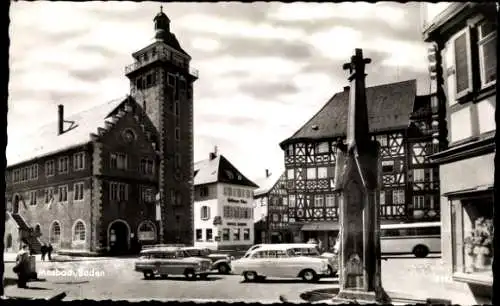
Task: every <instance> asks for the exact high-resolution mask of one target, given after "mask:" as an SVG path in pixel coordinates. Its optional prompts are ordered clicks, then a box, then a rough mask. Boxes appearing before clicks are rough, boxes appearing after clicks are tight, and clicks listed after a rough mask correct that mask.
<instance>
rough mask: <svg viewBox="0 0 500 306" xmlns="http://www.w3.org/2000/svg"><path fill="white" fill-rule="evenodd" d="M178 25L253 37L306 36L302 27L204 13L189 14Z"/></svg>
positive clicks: (279, 38) (291, 38)
mask: <svg viewBox="0 0 500 306" xmlns="http://www.w3.org/2000/svg"><path fill="white" fill-rule="evenodd" d="M178 26H179V27H182V28H184V29H186V30H189V31H192V32H196V33H209V34H217V35H220V36H227V37H245V38H253V39H277V40H295V39H300V38H302V37H303V36H304V32H303V31H301V30H300V29H290V28H285V27H273V26H271V25H269V24H266V23H259V24H253V23H250V22H247V21H242V20H238V19H233V18H216V17H212V16H206V15H202V14H192V15H187V16H185V17H184V18H182V19H180V20H179V22H178Z"/></svg>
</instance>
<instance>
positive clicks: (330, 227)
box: [300, 221, 339, 232]
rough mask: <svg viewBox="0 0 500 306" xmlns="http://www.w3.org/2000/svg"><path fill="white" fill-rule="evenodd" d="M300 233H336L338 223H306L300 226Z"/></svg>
mask: <svg viewBox="0 0 500 306" xmlns="http://www.w3.org/2000/svg"><path fill="white" fill-rule="evenodd" d="M300 230H301V231H309V232H313V231H316V232H326V231H338V230H339V223H338V221H316V222H308V223H306V224H304V225H303V226H302V228H301V229H300Z"/></svg>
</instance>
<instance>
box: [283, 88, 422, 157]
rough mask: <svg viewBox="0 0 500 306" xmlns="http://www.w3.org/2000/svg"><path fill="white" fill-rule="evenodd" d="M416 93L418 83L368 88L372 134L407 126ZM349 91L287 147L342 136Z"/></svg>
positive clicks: (337, 96)
mask: <svg viewBox="0 0 500 306" xmlns="http://www.w3.org/2000/svg"><path fill="white" fill-rule="evenodd" d="M416 94H417V83H416V80H408V81H403V82H398V83H390V84H384V85H379V86H373V87H368V88H367V89H366V100H367V104H368V116H369V120H370V122H369V124H370V131H371V132H372V133H375V132H382V131H387V130H395V129H402V128H406V127H408V124H409V119H410V114H411V112H412V110H413V103H414V101H415V97H416ZM348 103H349V91H344V92H339V93H336V94H335V95H333V97H332V98H331V99H330V100H329V101H328V102H327V103H326V104H325V105H324V106H323V108H321V109H320V110H319V111H318V112H317V113H316V114H315V115H314V116H313V117H312V118H311V119H310V120H309V121H308V122H306V124H304V125H303V126H302V127H301V128H300V129H299V130H298V131H297V132H296V133H295V134H294V135H293V136H292V137H290V138H288V139H286V140H284V141H283V142H281V143H280V146H281V147H282V148H284V146H285V145H286V144H288V143H293V142H295V141H300V140H316V139H326V138H335V137H342V136H345V134H346V127H347V110H348Z"/></svg>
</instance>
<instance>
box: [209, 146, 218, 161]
mask: <svg viewBox="0 0 500 306" xmlns="http://www.w3.org/2000/svg"><path fill="white" fill-rule="evenodd" d="M216 157H217V146H215V147H214V151H213V152H210V154H209V155H208V158H209V159H210V160H212V159H214V158H216Z"/></svg>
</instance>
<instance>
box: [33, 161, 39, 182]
mask: <svg viewBox="0 0 500 306" xmlns="http://www.w3.org/2000/svg"><path fill="white" fill-rule="evenodd" d="M33 180H38V164H35V165H33Z"/></svg>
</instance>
